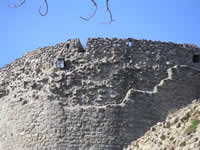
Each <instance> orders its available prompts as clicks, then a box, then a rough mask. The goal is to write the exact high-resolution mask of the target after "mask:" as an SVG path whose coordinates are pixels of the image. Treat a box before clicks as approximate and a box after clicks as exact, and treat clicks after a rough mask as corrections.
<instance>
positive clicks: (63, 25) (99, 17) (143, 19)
mask: <svg viewBox="0 0 200 150" xmlns="http://www.w3.org/2000/svg"><path fill="white" fill-rule="evenodd" d="M15 2H17V0H10V3H11V4H14V3H15ZM96 2H97V3H98V5H99V8H98V11H97V14H96V16H95V17H94V18H93V19H92V20H91V21H90V22H85V21H83V20H81V19H80V16H83V17H87V16H88V15H89V14H90V13H91V12H92V10H93V7H92V3H91V2H90V0H77V1H76V0H59V1H57V0H48V3H49V13H48V15H47V16H45V17H41V16H40V15H39V13H38V8H39V6H40V4H41V3H42V2H41V0H27V2H26V3H25V4H24V5H23V6H22V7H20V8H17V9H13V8H9V7H8V3H9V1H8V0H3V1H1V5H0V67H2V66H4V65H5V64H8V63H10V62H12V61H13V60H14V59H16V58H19V57H21V56H22V55H23V54H24V53H25V52H27V51H30V50H34V49H36V48H39V47H44V46H50V45H55V44H57V43H59V42H64V41H66V40H67V39H70V38H80V39H81V41H82V43H83V44H84V43H85V42H86V40H87V38H88V37H117V38H128V37H131V38H136V39H148V40H160V41H171V42H176V43H190V44H196V45H198V46H200V40H199V36H200V1H199V0H190V1H189V0H176V1H175V0H166V1H163V0H152V1H149V0H124V1H122V0H115V1H114V0H110V9H111V11H112V13H113V18H114V19H115V20H116V21H115V22H113V23H112V24H109V25H108V24H100V22H105V21H107V20H108V19H109V16H108V14H106V11H105V0H96Z"/></svg>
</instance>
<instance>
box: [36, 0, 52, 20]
mask: <svg viewBox="0 0 200 150" xmlns="http://www.w3.org/2000/svg"><path fill="white" fill-rule="evenodd" d="M44 3H45V6H46V11H45V13H42V12H41V8H42V4H41V5H40V8H39V10H38V11H39V13H40V15H41V16H46V15H47V14H48V11H49V6H48V2H47V0H44Z"/></svg>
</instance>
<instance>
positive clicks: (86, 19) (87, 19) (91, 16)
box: [80, 0, 98, 21]
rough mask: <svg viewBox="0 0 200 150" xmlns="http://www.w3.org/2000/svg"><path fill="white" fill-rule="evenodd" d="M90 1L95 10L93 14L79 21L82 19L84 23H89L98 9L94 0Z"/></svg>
mask: <svg viewBox="0 0 200 150" xmlns="http://www.w3.org/2000/svg"><path fill="white" fill-rule="evenodd" d="M91 1H92V3H93V5H94V6H95V10H94V12H93V14H92V15H90V16H89V17H88V18H84V17H80V18H81V19H83V20H85V21H89V20H90V19H91V18H93V17H94V15H95V14H96V12H97V8H98V7H97V3H96V2H95V0H91Z"/></svg>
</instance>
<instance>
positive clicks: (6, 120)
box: [0, 38, 200, 150]
mask: <svg viewBox="0 0 200 150" xmlns="http://www.w3.org/2000/svg"><path fill="white" fill-rule="evenodd" d="M129 41H131V42H132V46H131V47H130V46H128V45H127V43H128V42H129ZM199 52H200V49H199V48H198V47H194V46H191V45H183V44H174V43H164V42H153V41H147V40H135V39H102V38H97V39H88V42H87V46H86V48H85V49H83V47H82V46H81V44H80V41H79V40H77V39H75V40H68V41H67V42H65V43H60V44H57V45H56V46H51V47H44V48H40V49H37V50H35V51H32V52H28V53H27V54H25V55H24V56H23V57H22V58H20V59H17V60H15V61H14V62H13V63H11V64H9V65H7V66H5V67H4V68H1V69H0V77H1V78H0V84H1V85H2V86H1V89H2V90H0V91H2V92H0V149H3V150H13V149H15V150H122V149H123V148H126V147H127V146H128V145H129V144H130V143H131V142H132V141H133V140H136V139H137V138H139V137H141V136H142V135H143V134H144V133H145V132H146V131H147V130H148V129H150V128H151V127H152V126H153V125H155V124H156V123H157V122H159V121H163V120H165V118H166V116H167V112H168V110H169V109H178V108H181V107H183V106H186V105H187V104H190V103H191V102H192V100H194V99H196V98H198V97H199V96H200V94H199V93H200V91H199V89H200V82H199V77H200V71H199V69H198V68H200V66H198V65H199V64H198V63H197V64H194V63H193V55H194V54H199ZM61 57H62V58H64V59H65V68H63V69H59V68H56V66H55V64H56V60H57V58H61ZM5 91H7V92H5ZM168 126H169V125H168ZM178 126H181V125H178ZM164 137H165V135H162V136H160V137H159V138H160V139H164ZM183 144H184V143H183Z"/></svg>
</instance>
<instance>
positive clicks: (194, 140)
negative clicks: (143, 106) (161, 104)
mask: <svg viewBox="0 0 200 150" xmlns="http://www.w3.org/2000/svg"><path fill="white" fill-rule="evenodd" d="M199 135H200V101H199V100H195V101H193V103H192V104H190V105H188V106H187V107H185V108H182V109H180V110H176V109H171V110H169V113H168V116H167V119H166V120H165V121H164V122H158V123H157V124H156V125H155V126H153V127H151V129H150V130H149V131H147V132H146V133H145V135H144V136H142V137H141V138H139V139H137V140H136V141H134V142H132V143H131V144H130V145H129V146H128V148H125V149H124V150H151V149H154V150H199V149H200V137H199Z"/></svg>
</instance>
